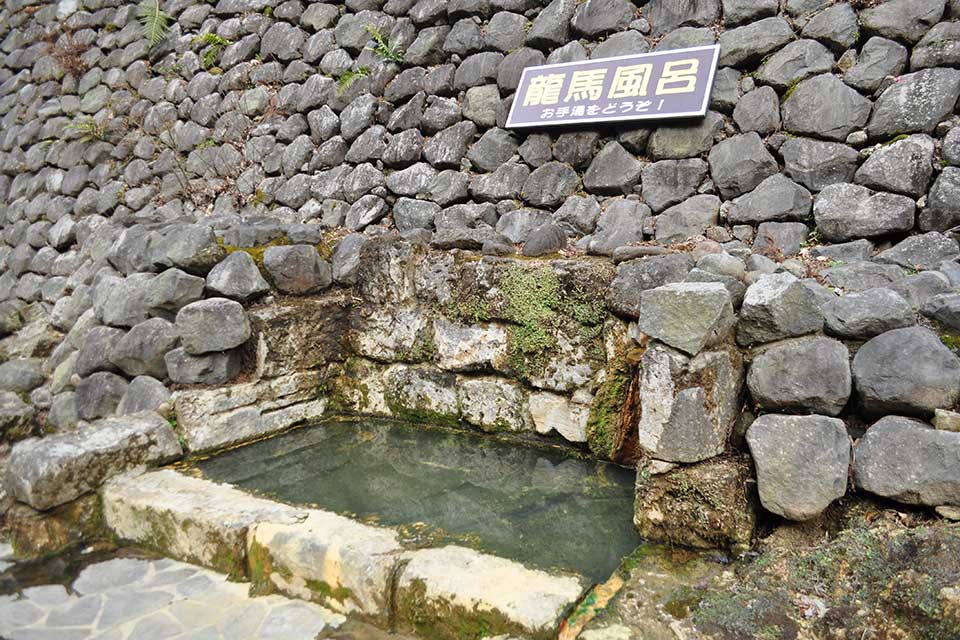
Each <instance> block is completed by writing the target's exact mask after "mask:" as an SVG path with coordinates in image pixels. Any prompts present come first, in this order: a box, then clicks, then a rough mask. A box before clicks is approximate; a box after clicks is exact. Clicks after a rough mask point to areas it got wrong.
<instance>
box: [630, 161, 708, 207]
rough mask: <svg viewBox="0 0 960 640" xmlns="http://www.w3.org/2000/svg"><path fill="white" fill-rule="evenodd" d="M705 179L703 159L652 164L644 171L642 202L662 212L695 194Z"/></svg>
mask: <svg viewBox="0 0 960 640" xmlns="http://www.w3.org/2000/svg"><path fill="white" fill-rule="evenodd" d="M706 176H707V163H706V162H704V161H703V160H701V159H700V158H688V159H685V160H661V161H659V162H653V163H651V164H648V165H647V166H645V167H644V168H643V176H642V180H641V182H642V184H643V199H644V201H646V203H647V204H648V205H649V206H650V208H651V209H653V210H654V211H663V210H664V209H666V208H667V207H669V206H671V205H675V204H679V203H680V202H683V201H684V200H686V199H687V198H689V197H690V196H692V195H694V194H696V192H697V187H699V186H700V183H701V182H703V180H704V178H705V177H706Z"/></svg>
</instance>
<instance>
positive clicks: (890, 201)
mask: <svg viewBox="0 0 960 640" xmlns="http://www.w3.org/2000/svg"><path fill="white" fill-rule="evenodd" d="M916 208H917V207H916V203H915V202H914V201H913V199H911V198H908V197H907V196H901V195H895V194H892V193H886V192H882V191H881V192H874V191H871V190H870V189H868V188H866V187H863V186H860V185H858V184H845V183H839V184H831V185H829V186H827V187H824V189H823V191H821V192H820V195H819V197H817V200H816V202H814V204H813V217H814V219H815V220H816V222H817V228H818V229H819V230H820V235H821V237H822V238H823V239H824V240H828V241H830V242H843V241H845V240H856V239H858V238H870V237H875V236H882V235H887V234H891V233H900V232H905V231H910V230H911V229H912V228H913V223H914V214H915V213H916Z"/></svg>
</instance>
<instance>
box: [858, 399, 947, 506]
mask: <svg viewBox="0 0 960 640" xmlns="http://www.w3.org/2000/svg"><path fill="white" fill-rule="evenodd" d="M853 458H854V462H853V479H854V482H855V483H856V485H857V487H858V488H860V489H863V490H864V491H869V492H870V493H874V494H877V495H879V496H883V497H885V498H893V499H894V500H898V501H900V502H906V503H907V504H925V505H932V506H939V505H954V506H958V505H960V433H957V432H953V431H940V430H939V429H934V428H933V427H931V426H930V425H929V424H927V423H925V422H921V421H919V420H914V419H911V418H904V417H901V416H887V417H885V418H882V419H881V420H879V421H877V422H876V423H874V424H873V426H871V427H870V428H869V429H867V433H866V434H865V435H864V436H863V438H861V439H860V441H859V442H858V443H857V445H856V446H855V447H854V450H853Z"/></svg>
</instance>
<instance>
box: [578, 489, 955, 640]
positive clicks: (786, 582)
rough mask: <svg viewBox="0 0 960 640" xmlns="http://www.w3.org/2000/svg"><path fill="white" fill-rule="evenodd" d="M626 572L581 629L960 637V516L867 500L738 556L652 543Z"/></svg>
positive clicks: (878, 639) (589, 632) (854, 639)
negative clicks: (956, 520) (945, 516)
mask: <svg viewBox="0 0 960 640" xmlns="http://www.w3.org/2000/svg"><path fill="white" fill-rule="evenodd" d="M621 571H622V575H624V576H625V585H624V587H623V588H622V589H621V590H620V591H619V593H618V594H617V596H615V597H614V598H613V599H612V600H611V602H610V603H609V604H608V605H607V606H606V607H604V608H603V610H602V611H599V612H597V615H596V617H595V618H594V619H593V620H592V621H591V622H590V623H588V624H587V625H586V630H585V631H584V632H583V633H582V634H581V635H580V637H581V638H584V639H585V640H603V639H609V640H616V639H618V638H638V639H641V640H646V639H648V638H649V639H652V638H658V639H659V638H667V637H670V636H673V637H674V638H681V639H683V638H688V639H691V640H692V639H694V638H697V639H700V638H703V639H716V640H745V639H758V640H780V639H783V640H794V639H796V640H808V639H809V640H813V639H816V640H912V639H917V640H956V639H960V523H954V522H950V521H948V520H944V519H941V518H938V517H936V516H934V515H932V514H930V513H929V512H926V511H920V510H918V511H905V510H902V509H901V508H897V507H893V506H891V505H887V504H880V503H874V502H860V503H857V504H856V505H853V506H850V507H846V508H835V509H833V510H832V511H831V512H829V513H827V514H825V517H823V518H820V519H818V520H817V521H816V522H815V523H806V524H794V523H783V522H781V523H779V526H776V527H773V528H772V529H771V532H770V533H769V535H767V536H766V537H765V538H764V539H762V540H760V541H759V543H758V545H757V547H756V548H755V550H754V551H752V552H749V553H747V554H743V555H742V556H741V557H740V558H736V559H731V558H725V557H723V556H721V555H718V554H697V555H691V556H689V557H686V558H685V557H684V554H683V553H682V552H678V551H677V550H661V551H660V552H658V553H653V552H650V551H648V552H646V553H645V554H635V556H634V557H633V558H632V559H631V560H629V561H628V562H627V563H625V565H624V567H622V569H621ZM668 629H669V634H667V633H666V630H668Z"/></svg>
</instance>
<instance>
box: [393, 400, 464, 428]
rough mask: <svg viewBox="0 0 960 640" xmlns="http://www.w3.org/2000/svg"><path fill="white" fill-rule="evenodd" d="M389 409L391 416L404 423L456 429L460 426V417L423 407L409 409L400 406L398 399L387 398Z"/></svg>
mask: <svg viewBox="0 0 960 640" xmlns="http://www.w3.org/2000/svg"><path fill="white" fill-rule="evenodd" d="M387 407H388V408H389V409H390V413H391V415H392V416H393V417H394V418H396V419H397V420H400V421H402V422H409V423H411V424H433V425H440V426H448V427H456V426H458V425H459V424H460V416H457V415H451V414H449V413H441V412H439V411H432V410H430V409H427V408H426V407H423V406H418V407H409V406H406V405H402V404H400V403H399V402H398V401H397V400H396V399H394V398H391V397H389V396H388V398H387Z"/></svg>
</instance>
